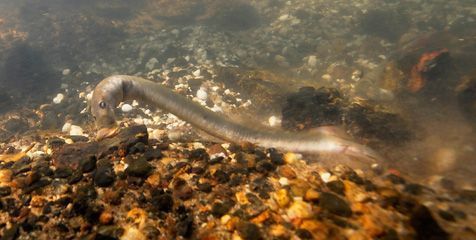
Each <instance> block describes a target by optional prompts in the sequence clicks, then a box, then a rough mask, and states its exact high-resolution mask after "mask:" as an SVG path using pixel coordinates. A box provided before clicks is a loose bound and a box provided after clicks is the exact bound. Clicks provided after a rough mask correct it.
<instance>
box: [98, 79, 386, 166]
mask: <svg viewBox="0 0 476 240" xmlns="http://www.w3.org/2000/svg"><path fill="white" fill-rule="evenodd" d="M133 99H135V100H139V101H143V102H146V103H149V104H152V105H154V106H157V107H159V108H161V109H163V110H165V111H167V112H170V113H172V114H174V115H176V116H177V117H179V118H180V119H182V120H184V121H187V122H189V123H190V124H192V125H193V126H194V127H197V128H199V129H201V130H203V131H204V132H206V133H208V134H210V135H212V136H214V137H217V138H219V139H222V140H225V141H227V142H233V143H241V142H250V143H253V144H256V145H258V146H262V147H267V148H271V147H273V148H277V149H281V150H285V151H295V152H301V153H341V154H346V155H349V156H354V157H359V158H365V159H367V160H371V162H375V161H376V160H378V159H379V158H380V157H379V155H378V154H377V153H376V152H375V151H373V150H372V149H370V148H369V147H366V146H364V145H361V144H358V143H356V142H353V141H351V140H348V139H344V138H339V137H337V136H335V135H332V134H329V132H327V131H315V132H312V133H304V132H286V131H280V130H274V129H267V128H266V127H264V126H263V127H262V128H260V129H257V128H252V127H248V126H245V125H242V124H239V123H236V122H234V121H232V120H230V119H228V118H226V117H225V116H223V115H221V114H218V113H215V112H213V111H210V110H208V109H206V108H204V107H203V106H201V105H199V104H198V103H195V102H193V101H191V100H189V99H187V98H186V97H184V96H182V95H180V94H178V93H175V92H173V91H172V90H170V89H168V88H166V87H164V86H162V85H161V84H159V83H156V82H152V81H149V80H146V79H143V78H140V77H136V76H128V75H115V76H110V77H107V78H105V79H103V80H102V81H101V82H100V83H99V84H98V85H97V86H96V88H95V89H94V92H93V95H92V99H91V102H90V104H91V113H92V115H93V116H94V118H95V122H96V127H97V128H98V129H99V131H98V133H97V138H98V139H102V138H105V137H108V136H110V135H111V134H112V132H113V131H112V130H111V129H114V127H115V126H116V119H115V114H114V109H115V108H116V106H117V105H118V104H119V103H120V102H122V101H126V100H133Z"/></svg>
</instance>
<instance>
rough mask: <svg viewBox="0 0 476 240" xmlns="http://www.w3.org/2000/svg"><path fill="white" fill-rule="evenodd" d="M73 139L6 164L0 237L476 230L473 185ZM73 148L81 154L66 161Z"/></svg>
mask: <svg viewBox="0 0 476 240" xmlns="http://www.w3.org/2000/svg"><path fill="white" fill-rule="evenodd" d="M75 144H76V145H75ZM75 144H69V145H68V144H66V141H65V140H63V139H61V138H51V139H49V140H48V143H47V144H46V145H45V152H47V153H51V154H43V155H41V156H33V157H28V156H26V155H23V156H22V157H21V158H19V159H18V160H16V161H9V160H8V159H4V160H2V161H0V219H1V221H0V222H1V224H0V229H1V230H0V233H1V234H2V236H3V237H5V238H6V239H13V238H15V237H17V236H25V237H26V236H28V237H32V238H39V239H42V238H45V237H49V238H59V237H62V238H64V237H66V238H80V237H92V238H100V239H102V238H107V239H160V238H171V237H172V238H176V237H184V238H189V237H193V238H197V239H231V238H233V239H289V238H296V237H298V238H300V239H328V238H348V239H415V238H416V239H433V237H435V239H436V238H437V239H448V238H449V237H450V234H453V235H452V236H454V237H455V239H465V238H466V239H469V238H471V237H474V231H472V230H471V227H474V226H470V225H468V224H471V222H473V223H474V221H473V220H474V215H473V214H471V213H467V212H466V210H465V206H466V205H468V204H474V201H475V199H476V198H475V192H474V191H461V192H458V193H453V194H452V195H448V192H449V191H448V190H447V189H444V188H440V189H432V188H429V187H426V186H422V185H419V184H415V183H412V182H408V181H407V180H405V179H404V178H403V177H401V176H399V174H398V172H395V171H385V172H384V171H383V170H382V169H379V168H376V169H374V171H373V172H368V173H364V172H362V171H361V170H358V169H351V168H348V167H345V166H342V165H337V166H335V167H332V168H324V167H322V166H321V165H319V164H310V163H307V162H306V161H305V160H304V159H303V156H302V155H299V154H294V153H285V154H283V153H280V152H278V151H276V150H274V149H260V148H256V147H254V146H252V145H249V144H244V145H230V144H214V143H206V142H205V143H202V142H182V143H179V142H174V141H169V140H166V139H162V141H160V142H157V141H154V140H150V141H147V138H141V139H140V140H135V141H132V142H130V144H127V145H125V146H126V148H123V147H119V149H118V148H113V149H118V150H116V151H114V150H113V151H111V150H109V148H106V149H103V150H97V152H101V151H104V153H101V156H99V158H96V157H91V156H87V155H84V154H81V151H87V148H88V147H85V145H81V144H83V143H81V142H79V143H75ZM88 144H89V143H88ZM68 146H78V147H79V149H81V146H83V150H79V152H78V153H77V154H73V155H70V156H71V157H72V158H68V159H66V158H65V156H66V155H61V152H63V153H64V151H69V150H67V149H68V148H66V147H68ZM88 146H94V145H88ZM11 151H14V150H11ZM63 158H64V159H63ZM445 184H446V185H445V186H446V187H448V186H449V185H451V182H448V181H446V182H445ZM442 226H444V228H443V227H442Z"/></svg>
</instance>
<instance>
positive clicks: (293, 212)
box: [286, 200, 313, 219]
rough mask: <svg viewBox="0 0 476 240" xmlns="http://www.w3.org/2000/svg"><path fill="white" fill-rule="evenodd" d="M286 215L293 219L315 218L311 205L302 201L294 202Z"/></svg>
mask: <svg viewBox="0 0 476 240" xmlns="http://www.w3.org/2000/svg"><path fill="white" fill-rule="evenodd" d="M286 213H287V215H288V217H289V218H291V219H306V218H311V217H312V216H313V213H312V207H311V205H310V204H308V203H306V202H304V201H301V200H297V201H294V202H293V204H292V205H291V206H290V207H289V208H288V210H287V211H286Z"/></svg>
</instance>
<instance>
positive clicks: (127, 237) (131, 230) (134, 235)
mask: <svg viewBox="0 0 476 240" xmlns="http://www.w3.org/2000/svg"><path fill="white" fill-rule="evenodd" d="M146 239H147V237H146V236H145V235H144V234H143V233H142V231H141V230H139V229H137V228H135V227H132V226H126V227H125V229H124V234H122V236H121V238H120V240H146Z"/></svg>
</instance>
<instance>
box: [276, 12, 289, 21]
mask: <svg viewBox="0 0 476 240" xmlns="http://www.w3.org/2000/svg"><path fill="white" fill-rule="evenodd" d="M288 18H289V14H284V15H281V16H279V18H278V19H279V21H285V20H286V19H288Z"/></svg>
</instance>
